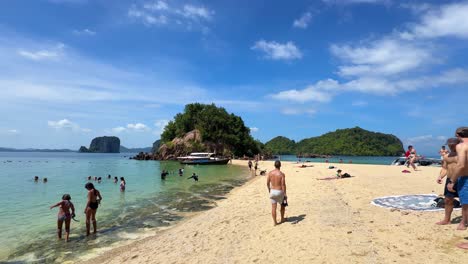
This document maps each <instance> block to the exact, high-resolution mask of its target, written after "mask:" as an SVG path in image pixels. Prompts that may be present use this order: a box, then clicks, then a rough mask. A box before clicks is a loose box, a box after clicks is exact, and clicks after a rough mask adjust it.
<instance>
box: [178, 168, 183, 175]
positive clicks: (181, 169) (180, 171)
mask: <svg viewBox="0 0 468 264" xmlns="http://www.w3.org/2000/svg"><path fill="white" fill-rule="evenodd" d="M179 176H184V169H183V168H180V169H179Z"/></svg>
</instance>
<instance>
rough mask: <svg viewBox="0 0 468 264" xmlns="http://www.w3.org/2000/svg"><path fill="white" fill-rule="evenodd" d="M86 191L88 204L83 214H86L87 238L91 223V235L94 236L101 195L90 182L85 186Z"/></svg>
mask: <svg viewBox="0 0 468 264" xmlns="http://www.w3.org/2000/svg"><path fill="white" fill-rule="evenodd" d="M85 188H86V190H88V202H87V203H86V208H85V211H84V213H85V214H86V235H87V236H89V232H90V228H91V222H93V231H94V232H93V233H94V234H96V230H97V224H96V211H97V208H98V207H99V203H100V202H101V200H102V196H101V193H100V192H99V191H98V190H96V189H95V188H94V185H93V184H92V183H90V182H88V183H87V184H85Z"/></svg>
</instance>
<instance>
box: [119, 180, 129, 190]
mask: <svg viewBox="0 0 468 264" xmlns="http://www.w3.org/2000/svg"><path fill="white" fill-rule="evenodd" d="M126 185H127V182H126V181H125V179H124V177H120V191H121V192H125V186H126Z"/></svg>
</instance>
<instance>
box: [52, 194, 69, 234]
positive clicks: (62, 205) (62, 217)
mask: <svg viewBox="0 0 468 264" xmlns="http://www.w3.org/2000/svg"><path fill="white" fill-rule="evenodd" d="M70 200H71V196H70V195H69V194H64V195H63V196H62V201H60V202H58V203H56V204H54V205H52V206H51V207H50V209H51V210H52V208H55V207H57V206H58V207H59V212H58V216H57V237H58V239H62V227H63V223H64V222H65V241H67V242H68V240H69V238H70V221H71V219H72V218H73V217H75V206H74V205H73V203H72V202H71V201H70ZM70 210H71V213H70Z"/></svg>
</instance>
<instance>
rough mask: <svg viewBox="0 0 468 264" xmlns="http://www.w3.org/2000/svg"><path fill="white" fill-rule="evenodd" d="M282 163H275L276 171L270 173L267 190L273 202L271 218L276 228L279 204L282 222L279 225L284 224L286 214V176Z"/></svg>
mask: <svg viewBox="0 0 468 264" xmlns="http://www.w3.org/2000/svg"><path fill="white" fill-rule="evenodd" d="M280 168H281V162H280V161H279V160H277V161H275V169H274V170H272V171H270V172H269V173H268V177H267V188H268V193H269V194H270V202H271V216H272V217H273V224H274V225H275V226H276V225H278V222H277V221H276V208H277V204H280V205H281V220H280V222H279V223H283V222H284V213H285V211H286V204H287V202H286V200H287V198H286V176H285V175H284V173H283V172H282V171H281V170H280Z"/></svg>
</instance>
